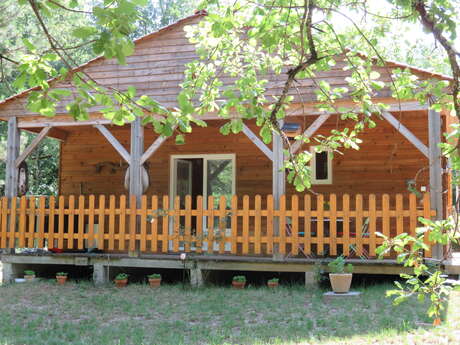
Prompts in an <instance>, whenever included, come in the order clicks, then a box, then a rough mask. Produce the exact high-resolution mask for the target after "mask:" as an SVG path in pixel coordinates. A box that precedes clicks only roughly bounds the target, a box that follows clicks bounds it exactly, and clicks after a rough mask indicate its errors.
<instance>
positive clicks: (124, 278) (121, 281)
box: [115, 273, 128, 288]
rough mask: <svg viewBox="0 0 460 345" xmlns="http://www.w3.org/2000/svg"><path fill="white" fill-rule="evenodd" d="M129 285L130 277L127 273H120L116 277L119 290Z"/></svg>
mask: <svg viewBox="0 0 460 345" xmlns="http://www.w3.org/2000/svg"><path fill="white" fill-rule="evenodd" d="M127 284H128V275H127V274H126V273H118V274H117V276H116V277H115V285H116V287H118V288H122V287H125V286H126V285H127Z"/></svg>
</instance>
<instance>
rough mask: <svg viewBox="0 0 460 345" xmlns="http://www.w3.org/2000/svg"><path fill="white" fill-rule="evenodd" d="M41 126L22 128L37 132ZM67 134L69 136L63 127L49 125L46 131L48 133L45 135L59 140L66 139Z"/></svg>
mask: <svg viewBox="0 0 460 345" xmlns="http://www.w3.org/2000/svg"><path fill="white" fill-rule="evenodd" d="M41 128H42V127H39V128H27V129H24V130H25V131H27V132H30V133H35V134H38V133H40V131H41ZM44 128H46V127H44ZM68 136H69V132H67V131H65V130H63V129H59V128H54V127H51V129H50V131H49V132H48V135H47V137H49V138H53V139H56V140H59V141H66V139H67V137H68Z"/></svg>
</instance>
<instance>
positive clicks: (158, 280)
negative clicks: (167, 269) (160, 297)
mask: <svg viewBox="0 0 460 345" xmlns="http://www.w3.org/2000/svg"><path fill="white" fill-rule="evenodd" d="M149 285H150V287H152V288H157V287H159V286H160V285H161V278H149Z"/></svg>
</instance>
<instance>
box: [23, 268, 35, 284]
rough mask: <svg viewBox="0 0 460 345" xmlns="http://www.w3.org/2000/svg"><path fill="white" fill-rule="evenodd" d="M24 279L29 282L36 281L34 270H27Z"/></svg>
mask: <svg viewBox="0 0 460 345" xmlns="http://www.w3.org/2000/svg"><path fill="white" fill-rule="evenodd" d="M24 279H25V280H26V281H28V282H31V281H34V279H35V272H34V271H32V270H25V271H24Z"/></svg>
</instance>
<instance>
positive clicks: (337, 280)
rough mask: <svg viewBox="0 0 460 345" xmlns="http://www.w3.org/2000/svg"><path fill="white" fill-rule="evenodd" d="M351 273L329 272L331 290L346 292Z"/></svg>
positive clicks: (348, 289)
mask: <svg viewBox="0 0 460 345" xmlns="http://www.w3.org/2000/svg"><path fill="white" fill-rule="evenodd" d="M352 277H353V274H352V273H329V280H330V281H331V286H332V290H333V291H334V292H335V293H347V292H348V291H350V285H351V278H352Z"/></svg>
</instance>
